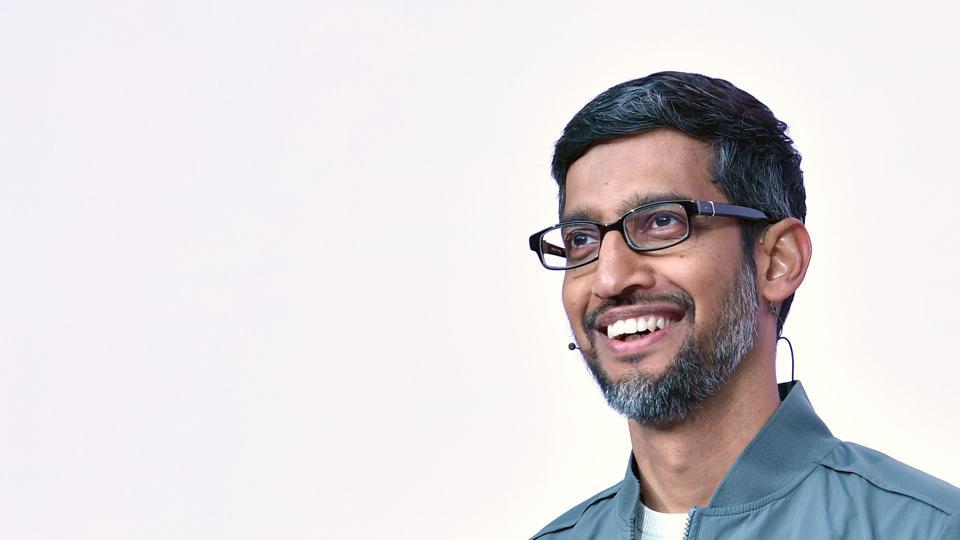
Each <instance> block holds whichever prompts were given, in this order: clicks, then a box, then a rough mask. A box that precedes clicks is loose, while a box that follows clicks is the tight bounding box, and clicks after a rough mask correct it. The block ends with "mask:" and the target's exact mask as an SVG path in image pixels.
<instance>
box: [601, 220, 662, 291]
mask: <svg viewBox="0 0 960 540" xmlns="http://www.w3.org/2000/svg"><path fill="white" fill-rule="evenodd" d="M596 264H597V267H596V274H595V276H594V280H593V294H594V295H596V296H598V297H600V298H604V299H609V298H616V297H617V296H620V295H622V294H624V293H626V292H628V291H630V290H632V289H635V288H643V289H649V288H651V287H653V285H654V283H655V277H654V274H653V271H652V269H651V267H650V258H649V257H647V256H645V255H643V254H640V253H637V252H635V251H633V250H632V249H630V246H628V245H627V242H626V241H625V240H624V238H623V235H622V233H620V232H619V231H609V232H608V233H607V234H606V236H605V237H604V239H603V242H602V243H601V244H600V257H599V259H597V263H596Z"/></svg>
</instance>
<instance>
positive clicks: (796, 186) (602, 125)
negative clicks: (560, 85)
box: [552, 71, 807, 335]
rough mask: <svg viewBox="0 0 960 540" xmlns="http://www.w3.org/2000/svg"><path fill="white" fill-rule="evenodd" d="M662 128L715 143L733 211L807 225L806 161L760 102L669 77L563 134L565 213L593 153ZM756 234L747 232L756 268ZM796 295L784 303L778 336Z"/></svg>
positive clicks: (595, 106)
mask: <svg viewBox="0 0 960 540" xmlns="http://www.w3.org/2000/svg"><path fill="white" fill-rule="evenodd" d="M657 128H672V129H676V130H678V131H680V132H682V133H684V134H686V135H689V136H691V137H694V138H696V139H699V140H702V141H706V142H708V143H710V145H711V149H712V153H713V159H714V170H713V182H714V183H715V184H716V185H717V187H718V188H719V189H720V191H722V192H723V193H724V194H725V195H726V196H727V197H728V198H729V199H730V202H731V203H733V204H739V205H742V206H748V207H751V208H756V209H757V210H761V211H763V212H765V213H766V214H767V215H768V216H770V217H771V218H772V219H773V220H775V221H779V220H781V219H784V218H786V217H794V218H797V219H799V220H801V221H803V220H804V219H805V218H806V215H807V204H806V191H805V190H804V188H803V171H801V170H800V153H799V152H797V150H796V148H794V147H793V140H792V139H790V137H789V136H788V135H787V125H786V124H785V123H783V122H781V121H780V120H777V118H776V117H775V116H774V115H773V113H772V112H771V111H770V109H769V108H767V106H766V105H764V104H763V103H760V101H758V100H757V99H756V98H755V97H753V96H751V95H750V94H748V93H746V92H744V91H743V90H741V89H739V88H737V87H736V86H734V85H732V84H730V83H729V82H727V81H725V80H723V79H714V78H712V77H707V76H705V75H699V74H696V73H681V72H675V71H664V72H660V73H654V74H652V75H648V76H646V77H642V78H640V79H635V80H632V81H627V82H625V83H621V84H618V85H616V86H614V87H613V88H610V89H609V90H607V91H605V92H603V93H602V94H600V95H599V96H597V97H595V98H594V99H593V100H592V101H590V103H587V105H586V106H584V107H583V108H582V109H580V111H579V112H578V113H577V114H576V115H574V117H573V119H571V120H570V122H569V123H568V124H567V126H566V127H565V128H564V129H563V135H561V136H560V139H559V140H558V141H557V144H556V147H555V148H554V154H553V164H552V170H553V177H554V178H555V179H556V181H557V184H558V185H559V187H560V212H561V213H562V212H563V207H564V203H565V202H566V201H565V192H566V190H565V188H566V180H567V171H568V170H569V169H570V166H571V165H572V164H573V162H574V161H576V160H578V159H580V158H581V157H582V156H583V155H584V154H585V153H587V151H588V150H590V148H592V147H593V146H596V145H597V144H600V143H604V142H609V141H612V140H616V139H621V138H623V137H628V136H631V135H637V134H639V133H643V132H646V131H650V130H653V129H657ZM756 231H757V229H756V227H753V226H749V225H745V226H744V227H743V243H744V250H745V252H746V255H747V258H748V260H750V261H752V260H753V244H754V241H755V236H756ZM792 302H793V295H791V296H790V297H789V298H787V299H785V300H784V301H783V305H782V306H781V309H780V321H779V322H778V323H777V334H778V335H779V333H780V332H781V331H782V330H783V321H784V320H786V318H787V313H788V312H789V311H790V304H791V303H792Z"/></svg>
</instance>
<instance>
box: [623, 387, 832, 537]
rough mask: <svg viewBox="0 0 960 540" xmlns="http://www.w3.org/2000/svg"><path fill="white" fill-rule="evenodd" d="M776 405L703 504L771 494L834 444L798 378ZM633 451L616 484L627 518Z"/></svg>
mask: <svg viewBox="0 0 960 540" xmlns="http://www.w3.org/2000/svg"><path fill="white" fill-rule="evenodd" d="M778 390H779V391H780V406H779V407H777V410H776V412H774V413H773V416H771V417H770V419H769V420H768V421H767V423H766V424H765V425H764V426H763V428H762V429H761V430H760V432H759V433H757V435H756V437H754V438H753V440H752V441H750V444H748V445H747V447H746V448H745V449H744V450H743V452H742V453H741V454H740V457H738V458H737V460H736V461H735V462H734V464H733V467H731V468H730V471H728V472H727V475H726V476H725V477H724V478H723V480H722V481H721V482H720V485H719V486H718V487H717V490H716V491H715V492H714V494H713V498H712V499H711V500H710V504H709V505H708V506H709V507H718V506H732V505H735V504H742V503H746V502H750V501H754V500H757V499H760V498H763V497H765V496H767V495H770V494H772V493H773V492H775V491H777V490H778V489H780V488H782V487H784V486H786V485H787V484H789V483H790V482H791V481H793V480H795V479H797V478H799V476H800V475H802V474H803V473H804V472H806V471H808V470H809V469H810V468H811V467H812V466H813V464H814V463H815V462H817V461H818V460H819V459H820V458H822V457H823V456H824V455H825V454H826V453H827V452H829V451H830V450H831V449H832V448H833V447H834V446H836V444H837V443H838V442H839V440H837V439H836V438H835V437H834V436H833V435H832V434H831V433H830V430H829V429H827V426H826V425H825V424H824V423H823V421H822V420H820V417H818V416H817V413H816V412H814V410H813V405H811V404H810V400H809V399H808V398H807V393H806V392H805V391H804V390H803V385H801V384H800V382H799V381H793V382H788V383H782V384H780V385H779V386H778ZM635 470H636V469H635V466H634V461H633V454H631V455H630V462H629V464H628V465H627V473H626V475H625V476H624V478H623V482H621V484H620V493H618V497H617V498H619V499H620V500H619V501H618V510H619V513H620V516H621V517H623V518H624V520H625V521H627V522H630V521H631V519H632V517H633V516H634V513H635V512H636V508H637V502H638V501H639V498H640V481H639V479H638V478H637V475H636V473H635V472H634V471H635Z"/></svg>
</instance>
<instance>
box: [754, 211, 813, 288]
mask: <svg viewBox="0 0 960 540" xmlns="http://www.w3.org/2000/svg"><path fill="white" fill-rule="evenodd" d="M759 248H760V249H759V251H760V253H758V256H759V259H758V260H757V270H758V272H757V273H758V274H759V275H758V277H759V278H760V279H759V281H760V284H759V285H760V295H761V297H762V298H763V299H764V300H765V301H767V302H773V303H777V302H780V301H782V300H784V299H786V298H787V297H788V296H790V295H791V294H793V293H794V291H796V290H797V288H798V287H800V284H801V283H803V278H804V276H806V275H807V267H809V266H810V257H811V255H812V253H813V246H812V245H811V244H810V234H809V233H808V232H807V228H806V227H805V226H804V225H803V222H801V221H800V220H799V219H795V218H786V219H783V220H780V221H778V222H776V223H774V224H772V225H770V226H768V227H767V228H766V230H764V231H763V234H762V236H761V237H760V244H759Z"/></svg>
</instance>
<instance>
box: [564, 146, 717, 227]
mask: <svg viewBox="0 0 960 540" xmlns="http://www.w3.org/2000/svg"><path fill="white" fill-rule="evenodd" d="M712 164H713V162H712V157H711V152H710V145H709V144H708V143H706V142H703V141H699V140H697V139H694V138H692V137H689V136H687V135H684V134H682V133H680V132H677V131H673V130H668V129H657V130H653V131H649V132H646V133H642V134H639V135H634V136H631V137H627V138H623V139H617V140H615V141H611V142H609V143H604V144H599V145H597V146H594V147H593V148H591V149H590V150H589V151H588V152H587V153H586V154H584V155H583V156H582V157H581V158H580V159H578V160H577V161H575V162H574V163H573V165H571V166H570V169H569V170H568V171H567V182H566V202H565V204H564V211H563V216H562V217H564V218H567V217H569V216H573V215H578V216H590V217H592V218H593V219H596V220H600V221H604V222H607V221H613V220H616V219H617V218H619V217H620V215H621V214H622V213H623V212H625V211H626V210H628V209H630V208H632V207H633V206H635V201H643V200H647V199H650V198H653V199H656V198H660V196H662V195H668V196H669V195H670V194H675V195H677V196H678V197H679V198H690V199H707V200H720V201H723V200H725V197H724V196H723V194H722V192H721V191H720V190H719V189H718V188H717V187H716V186H715V185H714V184H713V182H711V180H710V178H711V170H712ZM625 207H626V208H625Z"/></svg>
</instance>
